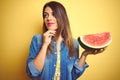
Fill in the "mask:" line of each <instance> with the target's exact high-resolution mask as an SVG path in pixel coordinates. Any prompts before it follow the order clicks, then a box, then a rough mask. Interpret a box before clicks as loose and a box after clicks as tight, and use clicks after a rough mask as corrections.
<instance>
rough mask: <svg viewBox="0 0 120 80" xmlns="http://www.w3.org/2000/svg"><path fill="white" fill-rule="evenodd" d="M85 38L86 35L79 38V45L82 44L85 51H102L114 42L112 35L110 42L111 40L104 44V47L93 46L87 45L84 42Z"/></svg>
mask: <svg viewBox="0 0 120 80" xmlns="http://www.w3.org/2000/svg"><path fill="white" fill-rule="evenodd" d="M83 37H84V35H83V36H80V37H78V42H79V44H80V45H81V46H82V47H83V48H84V49H101V48H105V47H107V46H108V45H109V44H110V43H111V42H112V38H111V35H110V40H109V41H108V42H107V43H106V44H104V45H102V46H92V45H89V44H87V43H86V42H85V41H84V40H83Z"/></svg>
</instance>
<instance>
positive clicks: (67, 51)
mask: <svg viewBox="0 0 120 80" xmlns="http://www.w3.org/2000/svg"><path fill="white" fill-rule="evenodd" d="M43 20H44V21H43V34H38V35H35V36H34V37H33V38H32V42H31V45H30V54H29V57H28V61H27V73H28V75H29V76H30V77H31V78H32V79H37V80H76V79H77V78H78V77H80V76H81V75H82V74H83V72H84V71H85V69H86V68H87V67H88V64H87V63H86V62H85V60H86V57H87V55H88V54H91V53H95V54H97V53H100V52H102V50H85V51H84V52H82V55H81V57H80V58H79V44H78V42H77V40H74V39H73V37H72V33H71V30H70V25H69V20H68V17H67V14H66V10H65V8H64V6H63V5H62V4H61V3H59V2H55V1H51V2H48V3H46V4H45V5H44V7H43Z"/></svg>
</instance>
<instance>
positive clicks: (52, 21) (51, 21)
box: [43, 7, 58, 30]
mask: <svg viewBox="0 0 120 80" xmlns="http://www.w3.org/2000/svg"><path fill="white" fill-rule="evenodd" d="M43 15H44V22H45V25H46V27H47V29H48V30H56V29H57V28H58V24H57V20H56V18H55V16H54V12H53V11H52V9H51V8H50V7H46V8H45V10H44V13H43Z"/></svg>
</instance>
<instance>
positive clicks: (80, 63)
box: [79, 52, 87, 67]
mask: <svg viewBox="0 0 120 80" xmlns="http://www.w3.org/2000/svg"><path fill="white" fill-rule="evenodd" d="M86 57H87V54H86V53H85V52H83V53H82V55H81V57H80V60H79V66H81V67H84V65H85V61H86Z"/></svg>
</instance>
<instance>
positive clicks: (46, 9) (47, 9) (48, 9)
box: [44, 6, 53, 12]
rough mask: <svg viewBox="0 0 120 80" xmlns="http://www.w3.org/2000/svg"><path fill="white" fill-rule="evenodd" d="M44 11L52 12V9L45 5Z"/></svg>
mask: <svg viewBox="0 0 120 80" xmlns="http://www.w3.org/2000/svg"><path fill="white" fill-rule="evenodd" d="M44 12H53V10H52V9H51V8H50V7H48V6H47V7H46V8H45V10H44Z"/></svg>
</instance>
